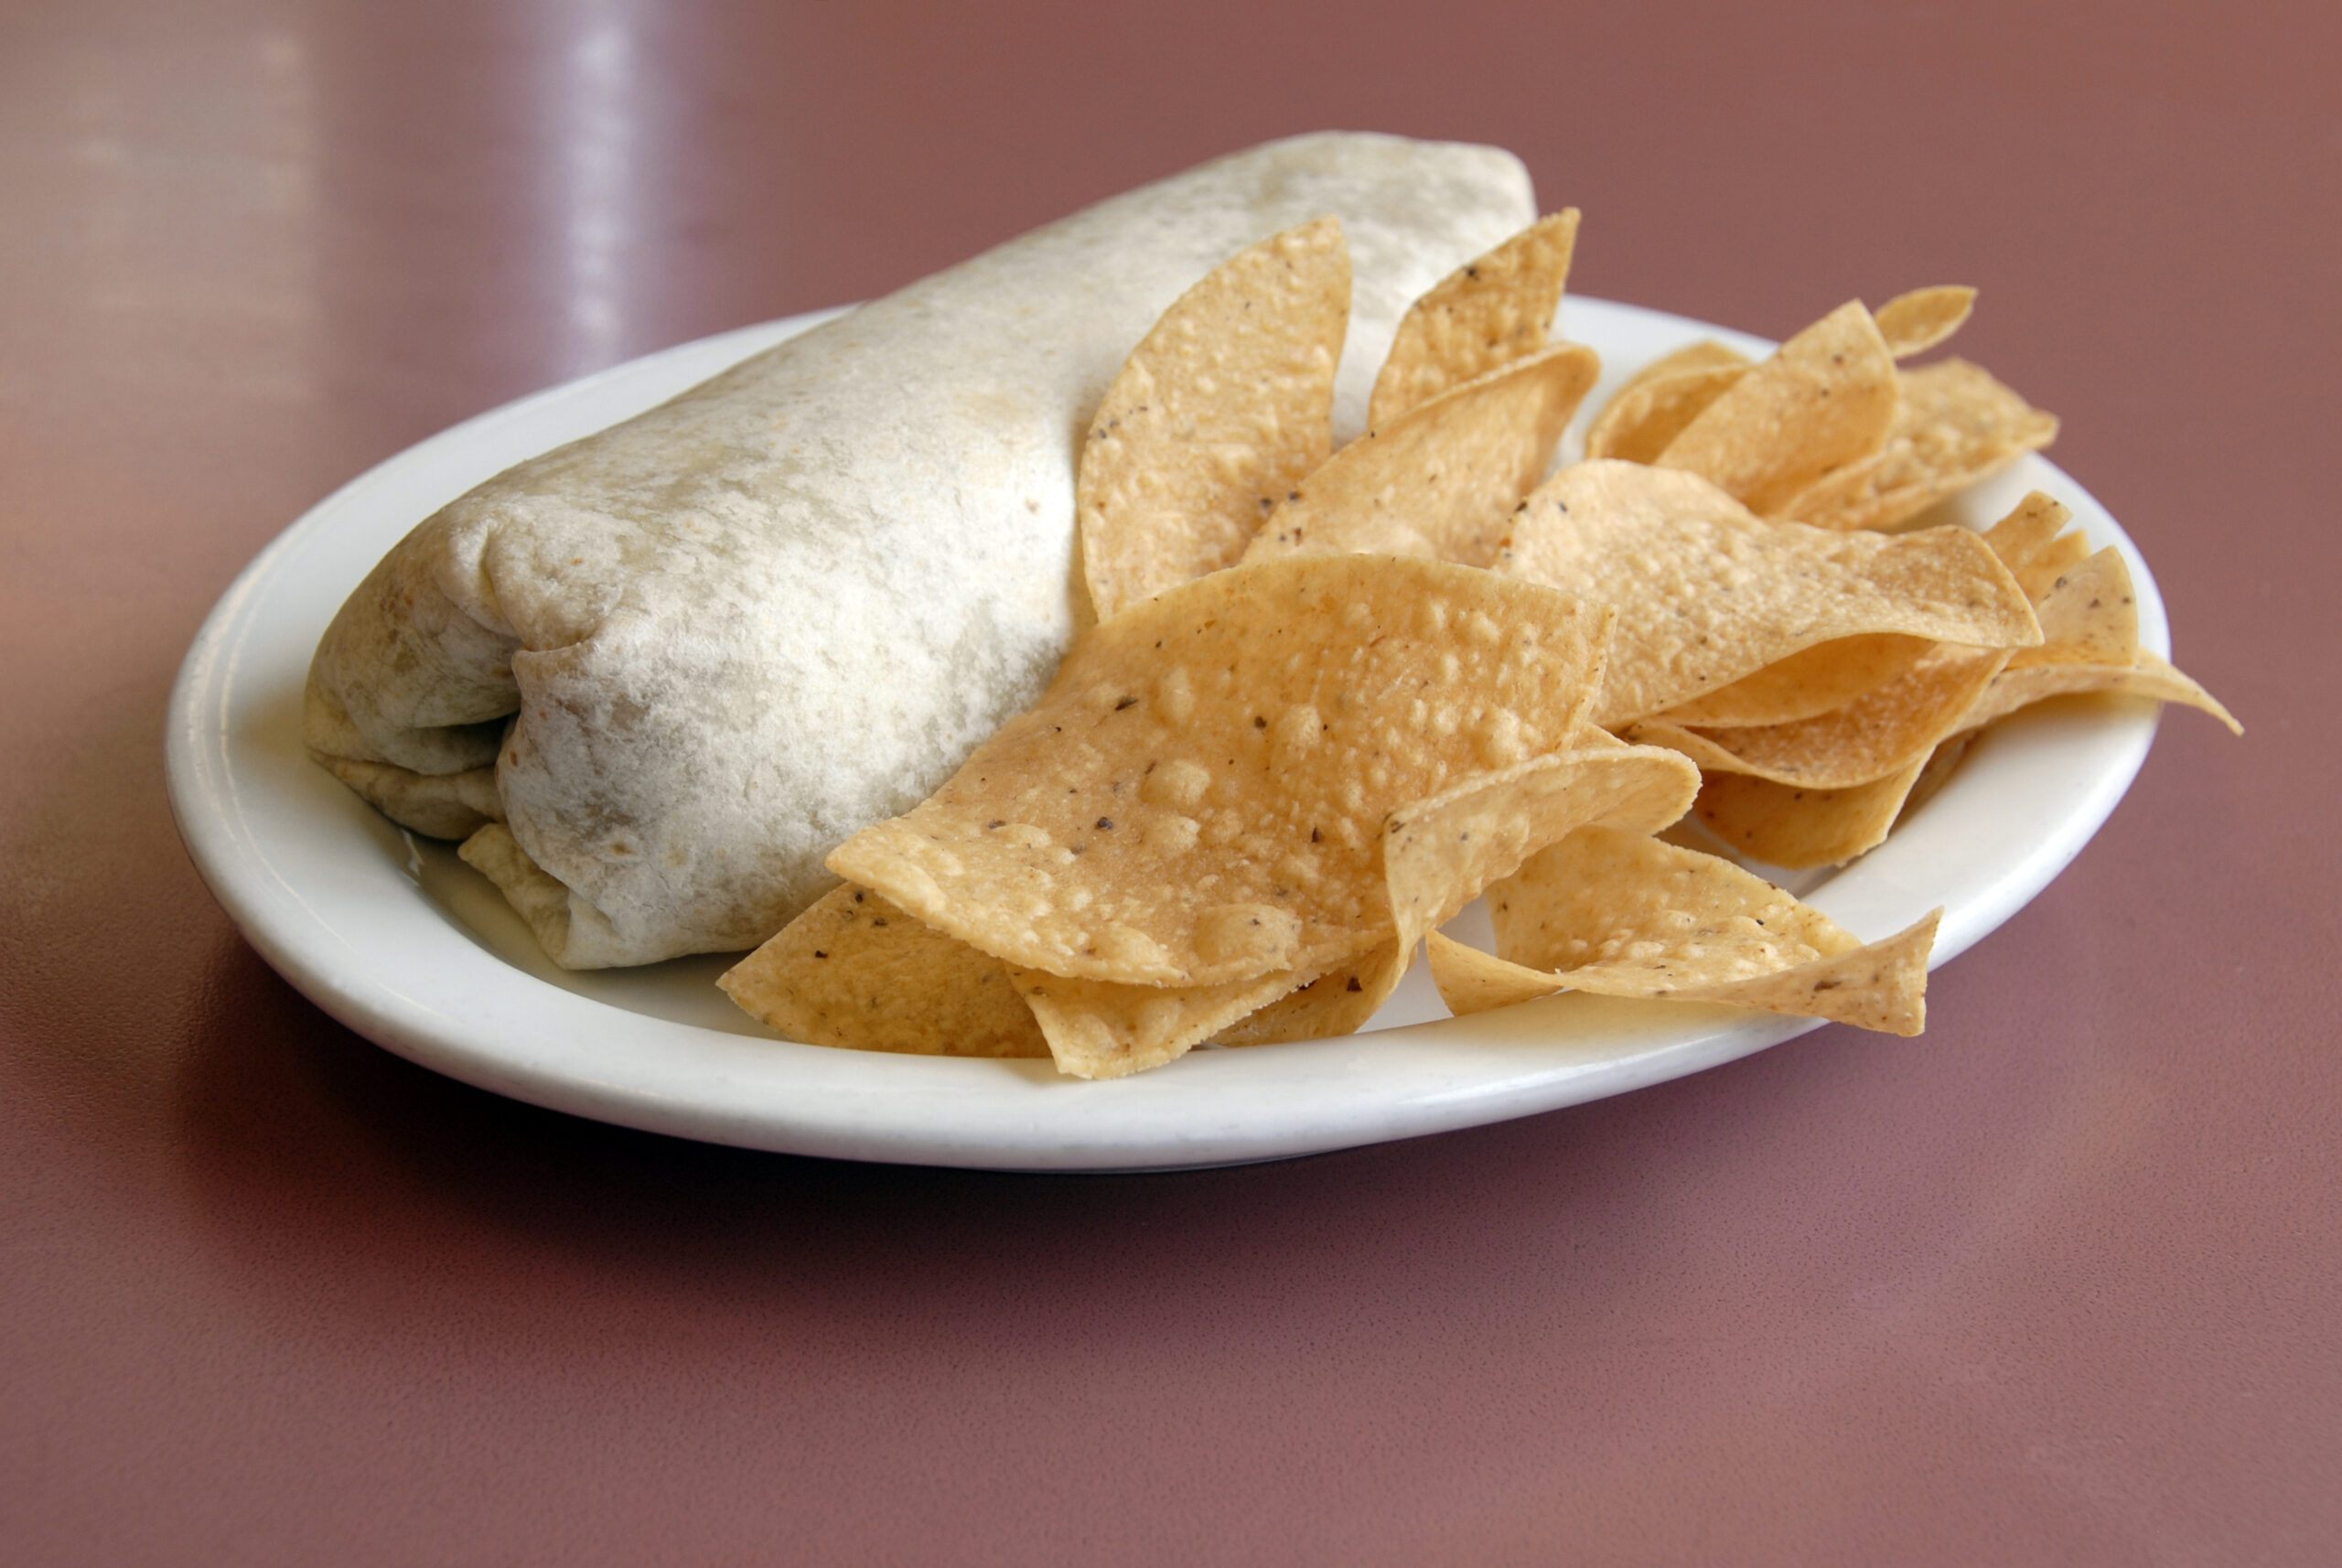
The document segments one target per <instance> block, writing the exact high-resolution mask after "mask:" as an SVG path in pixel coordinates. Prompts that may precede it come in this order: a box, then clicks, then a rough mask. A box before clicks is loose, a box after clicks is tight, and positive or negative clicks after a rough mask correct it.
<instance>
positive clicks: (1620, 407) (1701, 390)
mask: <svg viewBox="0 0 2342 1568" xmlns="http://www.w3.org/2000/svg"><path fill="white" fill-rule="evenodd" d="M1747 373H1748V357H1747V356H1746V355H1745V354H1743V353H1741V352H1740V351H1739V350H1738V349H1728V348H1726V347H1724V345H1723V344H1722V343H1714V342H1702V343H1694V344H1692V346H1691V347H1690V348H1689V349H1677V350H1676V351H1675V352H1674V353H1672V354H1670V355H1668V356H1667V357H1666V358H1665V359H1663V360H1657V361H1655V362H1654V363H1652V364H1650V365H1648V366H1646V367H1645V368H1644V369H1643V371H1641V372H1640V373H1639V374H1638V375H1637V376H1636V377H1635V378H1634V379H1633V380H1632V381H1628V383H1627V384H1626V385H1625V386H1623V387H1620V388H1619V389H1618V392H1617V396H1615V397H1613V398H1612V399H1611V400H1610V401H1609V402H1608V403H1604V404H1603V405H1602V412H1601V413H1599V414H1597V415H1595V420H1594V424H1593V425H1592V426H1591V427H1590V428H1589V429H1588V430H1587V431H1586V433H1585V455H1586V456H1589V457H1617V458H1620V459H1622V460H1623V461H1626V462H1629V463H1656V462H1657V461H1659V455H1660V453H1661V452H1664V451H1666V450H1667V447H1668V444H1669V443H1670V442H1671V441H1673V440H1674V439H1675V438H1676V437H1677V436H1678V435H1682V434H1683V427H1684V426H1685V425H1687V424H1691V423H1692V421H1693V420H1694V419H1697V418H1698V417H1699V416H1700V411H1701V410H1702V409H1704V408H1706V407H1707V406H1708V404H1710V403H1714V402H1715V400H1716V399H1718V398H1720V397H1722V396H1723V395H1724V393H1725V392H1728V391H1730V390H1731V389H1732V387H1733V385H1734V383H1735V382H1737V381H1739V380H1740V378H1741V377H1743V376H1745V375H1746V374H1747Z"/></svg>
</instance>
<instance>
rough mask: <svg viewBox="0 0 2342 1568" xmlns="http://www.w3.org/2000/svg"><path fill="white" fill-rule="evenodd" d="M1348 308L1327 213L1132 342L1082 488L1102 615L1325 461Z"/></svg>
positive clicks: (1207, 551)
mask: <svg viewBox="0 0 2342 1568" xmlns="http://www.w3.org/2000/svg"><path fill="white" fill-rule="evenodd" d="M1349 309H1350V258H1349V249H1348V245H1346V244H1345V243H1344V242H1343V239H1342V226H1341V224H1340V223H1339V222H1338V221H1336V220H1334V219H1331V218H1321V219H1319V220H1317V221H1316V222H1315V223H1310V224H1305V225H1304V226H1303V227H1301V228H1298V229H1292V230H1288V231H1285V232H1284V233H1282V234H1279V235H1276V236H1275V237H1273V238H1272V239H1269V240H1265V241H1262V242H1261V243H1260V244H1258V245H1255V246H1253V247H1252V249H1251V250H1248V251H1245V252H1241V254H1239V255H1237V256H1235V257H1233V258H1232V259H1230V260H1229V261H1227V262H1225V263H1221V265H1220V266H1219V267H1218V268H1217V269H1216V270H1214V271H1213V272H1212V273H1211V274H1209V276H1207V277H1206V278H1205V279H1204V280H1203V281H1202V282H1201V283H1199V284H1198V285H1196V286H1195V287H1193V288H1191V289H1189V290H1188V291H1187V293H1186V294H1185V295H1181V296H1180V298H1179V301H1178V303H1176V305H1174V306H1172V307H1171V308H1170V309H1169V310H1168V311H1166V312H1165V313H1164V316H1163V318H1162V320H1160V321H1159V322H1157V323H1156V324H1155V328H1154V330H1153V331H1151V332H1149V333H1148V334H1147V335H1146V338H1145V340H1144V341H1143V342H1142V343H1140V344H1139V346H1138V348H1137V349H1135V350H1133V352H1132V354H1131V357H1130V359H1129V360H1128V361H1126V362H1125V363H1124V364H1123V369H1122V372H1121V374H1119V375H1117V376H1116V377H1115V378H1114V383H1113V385H1112V386H1111V387H1109V388H1108V389H1107V392H1106V396H1105V399H1104V401H1103V402H1102V403H1100V404H1099V407H1098V413H1097V416H1096V417H1095V418H1094V419H1093V420H1092V421H1091V422H1090V436H1089V439H1088V440H1087V441H1085V442H1084V443H1083V444H1082V448H1081V468H1080V477H1079V479H1078V481H1077V483H1076V486H1075V507H1076V512H1077V515H1078V517H1079V519H1080V530H1081V553H1082V571H1083V575H1084V576H1085V577H1086V578H1087V579H1088V582H1089V585H1090V600H1091V603H1092V604H1093V605H1094V606H1095V607H1096V610H1097V616H1098V618H1099V619H1100V620H1103V619H1105V618H1107V617H1109V616H1112V615H1114V614H1116V613H1117V612H1119V611H1121V610H1122V609H1123V608H1125V607H1128V606H1129V605H1131V604H1133V603H1134V602H1136V601H1137V600H1140V599H1144V598H1148V597H1150V596H1154V595H1155V594H1159V593H1161V592H1162V591H1163V590H1164V589H1166V588H1167V587H1170V586H1172V585H1174V584H1177V583H1184V582H1186V581H1187V580H1188V579H1189V578H1191V577H1200V576H1202V575H1204V574H1205V573H1207V572H1216V571H1218V570H1219V568H1221V567H1222V566H1226V565H1230V564H1233V563H1234V562H1235V560H1236V559H1237V557H1238V556H1240V555H1241V554H1243V553H1244V547H1245V545H1247V544H1248V543H1250V542H1252V536H1253V534H1255V533H1257V532H1259V531H1260V526H1261V520H1262V518H1264V517H1266V516H1268V514H1269V512H1270V511H1271V510H1273V508H1274V506H1275V505H1276V502H1277V500H1278V499H1280V498H1282V497H1283V496H1284V495H1285V494H1286V493H1287V492H1289V491H1290V490H1291V489H1293V487H1294V486H1295V484H1297V483H1299V482H1300V480H1301V479H1302V478H1303V477H1304V476H1305V475H1307V474H1309V473H1311V472H1312V471H1314V470H1316V468H1318V467H1322V466H1324V464H1325V462H1326V460H1327V457H1328V456H1331V455H1332V453H1333V450H1334V369H1335V366H1336V365H1337V364H1338V363H1339V362H1340V360H1341V357H1342V338H1343V334H1344V333H1345V332H1346V331H1347V330H1348V326H1349Z"/></svg>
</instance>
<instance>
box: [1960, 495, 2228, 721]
mask: <svg viewBox="0 0 2342 1568" xmlns="http://www.w3.org/2000/svg"><path fill="white" fill-rule="evenodd" d="M2067 537H2076V538H2078V537H2079V535H2069V536H2067ZM2057 542H2058V543H2062V542H2063V540H2062V539H2060V540H2059V541H2057ZM2050 557H2051V552H2050V550H2048V549H2044V550H2043V551H2042V552H2041V553H2039V554H2038V555H2036V557H2035V559H2034V561H2033V562H2032V563H2031V565H2032V566H2036V567H2037V566H2039V565H2041V564H2043V563H2045V562H2047V560H2049V559H2050ZM2038 614H2039V617H2040V620H2041V631H2042V639H2043V640H2042V644H2041V646H2040V647H2038V648H2028V649H2025V650H2021V651H2020V652H2018V653H2017V654H2016V655H2015V657H2014V658H2012V659H2011V660H2009V667H2008V668H2007V669H2006V670H2005V671H2002V672H2001V674H2000V675H1999V676H1998V677H1996V678H1995V679H1994V680H1993V683H1992V685H1991V686H1990V687H1989V688H1988V689H1987V690H1986V691H1985V692H1984V693H1982V694H1981V695H1980V696H1979V697H1978V699H1977V700H1976V702H1975V703H1973V704H1972V705H1971V707H1970V709H1969V710H1968V712H1967V714H1965V715H1963V717H1962V719H1961V728H1962V729H1964V730H1973V729H1977V728H1980V727H1982V725H1988V724H1990V723H1992V722H1993V720H1994V719H1998V718H2004V717H2006V716H2007V715H2008V714H2013V713H2014V712H2015V711H2016V710H2017V709H2019V708H2022V707H2026V706H2029V705H2031V704H2032V703H2037V702H2041V701H2044V700H2045V699H2047V698H2050V697H2061V696H2073V695H2079V694H2080V693H2088V692H2116V693H2124V694H2126V695H2131V696H2140V697H2153V698H2154V699H2155V700H2156V701H2158V702H2165V703H2184V704H2185V705H2186V706H2188V707H2192V708H2200V709H2202V710H2203V711H2204V712H2206V713H2208V714H2211V715H2212V716H2213V717H2214V718H2216V719H2218V720H2219V721H2220V722H2221V723H2222V724H2224V725H2228V726H2229V731H2230V732H2231V733H2233V734H2237V735H2241V734H2243V733H2244V726H2243V725H2240V724H2238V723H2237V721H2236V718H2235V716H2234V715H2233V714H2230V713H2229V711H2228V709H2226V708H2224V707H2222V706H2221V705H2220V703H2219V702H2218V700H2217V699H2216V698H2214V697H2213V695H2212V694H2211V693H2209V692H2207V691H2206V690H2204V688H2203V687H2201V686H2199V685H2197V683H2196V682H2194V681H2192V680H2190V679H2188V678H2187V677H2186V675H2183V674H2181V673H2180V672H2179V671H2176V670H2175V669H2173V668H2172V667H2171V665H2170V664H2169V663H2167V662H2165V660H2162V659H2160V658H2158V657H2157V656H2156V655H2154V654H2153V653H2150V652H2148V651H2147V650H2145V649H2143V648H2141V647H2140V646H2139V609H2138V599H2137V595H2136V594H2135V592H2134V591H2133V588H2132V586H2131V569H2130V567H2129V566H2128V565H2126V564H2124V563H2123V560H2122V553H2121V552H2120V551H2118V550H2116V549H2114V548H2112V547H2111V546H2109V547H2108V548H2106V549H2104V550H2101V551H2100V552H2099V553H2097V554H2095V555H2093V556H2091V557H2090V559H2089V560H2088V561H2086V562H2084V563H2082V564H2080V565H2079V566H2074V567H2070V568H2068V570H2066V571H2065V572H2063V573H2061V574H2059V575H2058V576H2057V578H2056V579H2055V580H2054V581H2052V582H2051V583H2050V585H2049V586H2048V588H2047V590H2046V591H2045V592H2044V593H2043V595H2042V596H2041V599H2040V605H2039V610H2038Z"/></svg>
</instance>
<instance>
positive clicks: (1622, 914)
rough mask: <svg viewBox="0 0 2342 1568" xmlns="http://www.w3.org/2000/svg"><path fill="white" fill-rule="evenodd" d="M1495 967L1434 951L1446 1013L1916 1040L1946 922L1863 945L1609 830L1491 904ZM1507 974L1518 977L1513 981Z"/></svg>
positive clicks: (1792, 908)
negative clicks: (1650, 1004) (1523, 1012)
mask: <svg viewBox="0 0 2342 1568" xmlns="http://www.w3.org/2000/svg"><path fill="white" fill-rule="evenodd" d="M1488 908H1489V914H1490V916H1491V918H1492V919H1493V920H1494V921H1495V923H1496V928H1497V948H1498V952H1499V954H1500V955H1502V956H1501V957H1496V958H1492V957H1490V955H1488V954H1485V953H1477V952H1475V951H1473V950H1470V949H1466V948H1461V947H1460V946H1459V945H1458V944H1456V943H1452V942H1449V941H1447V940H1445V938H1435V939H1434V942H1433V944H1432V973H1433V978H1434V981H1435V982H1436V983H1438V984H1439V986H1440V993H1441V995H1442V996H1443V997H1445V999H1446V1000H1447V1003H1448V1006H1449V1007H1450V1009H1451V1010H1452V1011H1455V1012H1456V1013H1459V1014H1462V1013H1466V1012H1471V1011H1478V1010H1480V1009H1481V1008H1482V1007H1484V1006H1487V1005H1491V1004H1501V1003H1502V1002H1503V1001H1505V1000H1518V999H1524V993H1531V991H1530V987H1531V985H1532V984H1538V983H1542V987H1543V988H1544V989H1545V990H1547V991H1551V990H1557V989H1563V988H1567V989H1570V990H1574V991H1590V992H1596V993H1601V994H1605V995H1611V996H1638V997H1651V998H1665V999H1671V1000H1675V1001H1689V1002H1730V1003H1735V1004H1739V1005H1742V1006H1748V1007H1759V1008H1763V1009H1765V1010H1767V1011H1769V1012H1776V1013H1788V1014H1794V1015H1802V1016H1808V1017H1822V1018H1832V1019H1835V1020H1837V1021H1839V1022H1841V1023H1848V1024H1853V1025H1855V1026H1858V1027H1862V1028H1866V1029H1878V1030H1884V1031H1885V1032H1888V1033H1892V1034H1898V1035H1916V1034H1918V1032H1919V1031H1920V1029H1921V1027H1922V1026H1924V1024H1925V1021H1926V1000H1925V999H1926V993H1927V955H1928V949H1929V948H1930V946H1931V945H1932V943H1933V939H1934V933H1935V927H1936V923H1937V921H1938V919H1939V918H1940V914H1941V912H1940V911H1938V913H1937V914H1935V915H1930V916H1929V917H1928V918H1926V919H1925V920H1922V921H1920V922H1919V923H1918V925H1916V926H1914V927H1912V928H1911V929H1909V930H1907V931H1905V932H1903V933H1901V934H1900V935H1898V936H1896V937H1893V938H1890V939H1888V940H1886V941H1884V942H1879V943H1875V944H1870V945H1865V944H1864V943H1863V942H1862V941H1861V940H1859V939H1857V938H1855V937H1854V936H1853V935H1852V934H1850V933H1849V932H1847V931H1845V930H1844V929H1842V928H1840V927H1839V926H1838V925H1837V924H1836V923H1835V922H1834V921H1832V920H1831V919H1830V918H1828V917H1827V916H1825V915H1823V914H1822V913H1821V911H1820V910H1818V909H1815V908H1812V907H1810V905H1806V904H1803V903H1800V902H1799V901H1798V900H1797V899H1795V898H1793V897H1790V896H1789V894H1787V893H1785V892H1783V891H1781V890H1780V889H1779V888H1778V887H1776V886H1773V885H1772V884H1770V883H1768V882H1767V881H1765V880H1764V879H1763V878H1761V877H1758V876H1755V875H1751V874H1750V873H1748V872H1746V871H1744V870H1742V869H1741V868H1740V867H1738V866H1736V865H1733V864H1732V863H1731V862H1729V861H1726V860H1723V859H1720V858H1718V857H1716V856H1714V855H1710V854H1702V853H1700V852H1698V851H1696V850H1687V849H1681V848H1678V847H1676V846H1674V845H1671V844H1666V843H1660V842H1659V841H1658V840H1656V839H1652V838H1649V837H1645V836H1641V835H1638V834H1634V833H1628V832H1617V831H1614V830H1610V829H1605V828H1589V829H1585V830H1581V831H1580V832H1576V833H1573V834H1572V835H1570V837H1569V838H1567V839H1565V840H1563V842H1562V843H1558V844H1556V845H1554V846H1552V848H1550V849H1548V850H1546V851H1545V852H1543V853H1542V854H1540V855H1538V856H1537V857H1536V858H1535V859H1533V860H1531V862H1530V863H1529V864H1528V865H1526V866H1524V867H1523V868H1522V870H1521V873H1520V875H1518V876H1515V877H1513V878H1511V879H1509V881H1507V882H1504V883H1501V884H1499V886H1496V887H1494V888H1492V889H1491V890H1490V891H1489V895H1488ZM1508 969H1509V970H1511V971H1512V972H1510V973H1508V972H1506V971H1507V970H1508Z"/></svg>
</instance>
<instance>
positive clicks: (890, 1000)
mask: <svg viewBox="0 0 2342 1568" xmlns="http://www.w3.org/2000/svg"><path fill="white" fill-rule="evenodd" d="M716 983H717V984H718V985H721V986H722V987H723V988H724V990H725V993H726V994H727V995H729V996H730V997H731V998H732V1000H733V1001H735V1002H736V1003H738V1004H740V1006H741V1007H742V1008H743V1009H745V1010H746V1011H747V1013H748V1015H750V1016H752V1017H755V1018H757V1019H759V1020H761V1021H762V1022H763V1023H765V1024H766V1025H768V1026H770V1027H771V1028H773V1029H775V1030H777V1031H779V1033H780V1034H781V1035H783V1036H786V1037H787V1038H789V1039H792V1040H800V1041H802V1042H804V1043H805V1044H807V1045H810V1046H844V1047H852V1048H853V1049H855V1050H865V1051H908V1052H916V1053H919V1054H921V1055H927V1056H947V1057H1046V1056H1047V1055H1048V1054H1049V1048H1048V1046H1047V1043H1046V1042H1045V1041H1044V1040H1043V1039H1042V1036H1041V1030H1040V1027H1039V1026H1038V1025H1037V1024H1035V1023H1034V1021H1033V1013H1032V1010H1031V1009H1030V1008H1028V1007H1027V1006H1026V1004H1025V1003H1024V1000H1023V999H1022V998H1021V997H1019V996H1018V995H1017V994H1016V988H1015V986H1014V985H1013V984H1011V983H1010V982H1009V977H1008V971H1007V968H1006V967H1005V966H1004V964H1002V962H1001V961H999V960H998V959H996V958H994V957H993V956H991V955H990V954H989V953H982V952H978V951H977V950H975V949H974V948H972V947H970V946H969V945H968V944H967V943H965V942H963V941H961V940H958V939H956V938H953V937H948V936H946V935H944V934H943V933H942V932H941V931H938V930H934V929H930V928H929V927H928V926H926V925H924V924H922V923H921V922H920V921H919V918H918V917H916V916H914V915H909V914H907V913H905V912H904V911H903V910H901V909H899V908H896V907H895V906H894V905H893V904H891V903H889V902H887V901H886V899H885V898H884V897H880V896H879V895H878V894H876V893H874V892H871V891H870V890H869V889H867V888H863V887H856V886H854V885H853V884H852V883H848V884H846V885H845V886H842V887H833V888H832V889H831V890H830V891H829V892H828V893H827V894H825V895H823V896H822V897H821V898H819V899H817V900H815V902H814V903H813V906H812V907H811V908H809V909H807V910H806V911H805V912H804V913H803V914H801V915H800V916H798V917H797V918H795V919H794V920H791V921H790V923H789V924H788V925H787V926H786V927H784V928H783V929H781V931H780V933H779V935H778V936H775V937H774V938H773V939H772V940H769V941H768V942H766V943H765V945H764V946H762V947H760V948H758V949H757V950H756V951H755V952H752V953H750V954H749V955H748V956H747V958H744V959H742V960H741V961H739V962H738V963H736V964H735V965H733V966H732V967H731V968H730V969H728V970H726V971H725V972H724V974H723V976H722V978H720V979H719V980H717V982H716Z"/></svg>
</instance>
